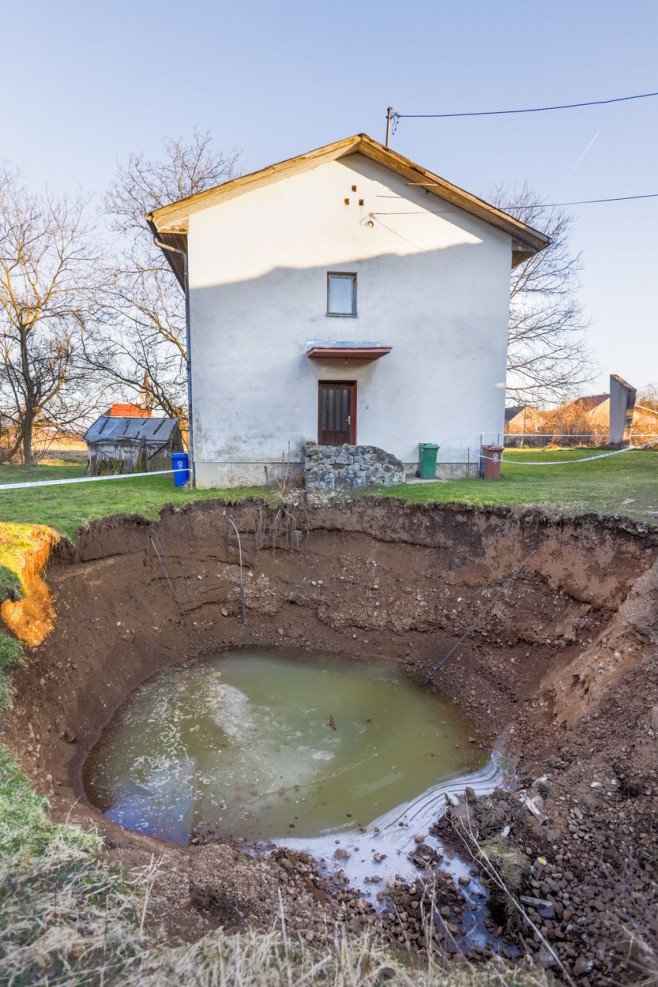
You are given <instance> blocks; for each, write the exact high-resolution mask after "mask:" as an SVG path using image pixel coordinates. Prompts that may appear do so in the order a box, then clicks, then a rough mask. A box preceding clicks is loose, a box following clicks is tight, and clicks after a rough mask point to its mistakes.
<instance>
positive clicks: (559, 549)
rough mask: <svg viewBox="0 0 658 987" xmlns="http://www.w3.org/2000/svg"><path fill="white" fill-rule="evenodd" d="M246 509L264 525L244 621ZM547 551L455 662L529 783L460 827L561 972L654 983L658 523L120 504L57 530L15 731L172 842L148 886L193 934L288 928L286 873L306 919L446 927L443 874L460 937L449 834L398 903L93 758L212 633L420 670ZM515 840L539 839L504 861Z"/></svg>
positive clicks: (442, 942) (379, 506)
mask: <svg viewBox="0 0 658 987" xmlns="http://www.w3.org/2000/svg"><path fill="white" fill-rule="evenodd" d="M229 519H231V520H233V521H234V522H235V524H236V526H237V528H238V530H239V531H240V534H241V545H242V552H243V556H244V590H243V594H244V613H245V620H244V622H243V619H242V604H241V598H242V592H241V587H240V568H239V565H238V559H239V554H238V543H237V539H236V535H235V532H234V530H233V528H232V525H231V524H230V521H229ZM531 553H532V554H531ZM528 556H530V557H529V558H528V560H527V563H526V564H525V566H524V567H523V568H522V569H521V571H520V572H519V574H518V575H517V577H516V578H515V580H514V582H513V583H512V584H511V586H510V587H509V589H508V590H507V592H506V593H505V594H504V595H503V596H502V597H501V598H500V599H499V600H498V601H497V602H496V603H495V606H494V607H493V608H492V609H491V611H490V612H489V613H488V614H487V615H486V616H485V618H484V619H483V620H482V621H481V623H480V624H479V625H478V627H477V629H476V630H475V631H474V632H473V633H472V634H471V635H470V636H469V637H468V638H467V639H466V640H465V641H464V642H463V643H462V644H461V645H460V647H459V649H458V650H457V652H456V653H455V655H454V656H453V657H452V658H451V659H450V661H449V662H448V663H447V664H446V665H445V666H444V667H443V668H442V669H441V670H440V672H439V673H438V674H437V676H436V678H435V680H434V683H435V685H436V686H437V687H439V688H440V689H441V690H442V691H443V692H446V693H448V695H450V696H451V697H453V698H454V700H455V701H456V702H458V703H459V704H460V705H461V706H462V707H463V708H465V709H466V710H468V711H469V712H470V713H471V714H472V715H473V716H474V717H475V719H476V720H477V722H478V723H479V725H480V727H481V729H482V730H483V731H485V732H488V733H489V735H490V736H491V738H492V740H493V738H494V737H496V736H497V735H499V734H500V733H501V732H503V731H504V730H506V729H508V730H509V736H510V740H509V747H510V752H511V753H512V754H513V756H514V757H515V758H516V759H517V767H516V771H517V775H518V788H519V791H517V792H515V793H513V794H511V793H499V794H495V795H493V796H491V797H486V798H484V799H479V800H477V799H474V798H471V801H470V803H469V801H468V800H466V801H464V803H463V804H462V805H461V806H460V807H456V808H453V809H452V810H451V811H450V812H449V813H448V814H446V816H445V817H444V818H443V819H442V820H441V821H440V822H439V823H438V829H439V831H440V832H441V836H442V838H443V839H444V840H446V841H447V842H450V841H451V840H452V841H453V842H454V843H455V846H457V847H459V851H460V852H461V853H462V854H468V853H470V852H471V851H472V852H473V853H474V858H473V861H472V869H473V876H476V875H478V874H479V875H482V874H483V873H484V870H486V867H487V866H488V865H487V864H486V861H483V858H482V856H481V855H480V856H478V851H477V848H476V847H475V845H474V843H473V841H472V837H477V839H478V841H480V842H481V841H483V840H484V841H485V845H487V846H489V848H490V855H489V859H490V860H491V861H497V862H498V865H499V867H500V868H502V869H503V872H504V873H505V874H506V879H507V880H508V881H512V878H514V880H516V879H517V878H518V882H517V885H516V886H515V890H516V892H517V894H518V895H521V896H523V898H524V899H525V904H524V909H525V917H520V916H519V913H518V912H517V911H516V910H515V909H514V908H511V907H510V906H509V901H508V900H507V899H505V895H502V894H501V895H498V897H497V896H496V895H495V894H494V895H492V905H493V914H492V918H491V921H492V922H493V926H492V933H493V932H494V931H500V933H501V935H502V936H503V937H504V938H505V937H510V936H511V937H516V939H517V940H518V942H519V944H520V948H521V950H522V951H523V950H528V951H530V952H533V953H535V954H536V955H538V956H539V957H540V958H541V959H542V961H543V962H545V963H547V964H548V965H551V966H552V967H553V968H554V971H555V973H556V975H557V976H564V971H565V970H566V971H567V972H568V973H569V974H570V975H571V976H572V977H575V978H577V979H578V980H579V982H581V983H583V984H585V985H587V984H595V983H618V982H631V981H633V980H634V979H639V977H640V976H641V972H642V971H643V970H646V969H647V968H648V965H649V964H650V962H651V958H650V956H649V955H648V953H647V949H648V948H649V947H650V946H651V944H652V943H653V947H654V949H655V948H657V947H656V934H657V930H656V919H655V916H656V914H658V907H657V905H658V901H657V891H656V888H657V887H658V873H657V871H658V835H657V827H656V823H655V817H656V807H657V806H658V774H657V771H656V765H657V757H656V755H657V753H658V750H657V748H658V740H657V736H658V533H656V532H655V531H647V530H643V529H640V528H638V527H637V526H635V525H633V524H632V523H630V522H624V521H623V520H620V519H607V520H602V519H600V518H596V517H589V516H588V517H584V518H580V519H575V520H560V521H555V520H550V519H548V518H546V517H544V516H542V515H541V514H539V513H537V512H534V511H533V512H527V513H518V512H512V511H507V510H502V509H495V510H487V511H478V510H476V509H472V508H468V507H462V506H455V505H440V506H436V505H432V506H430V505H417V506H409V505H403V504H401V503H397V502H395V501H380V500H355V501H352V502H349V501H344V502H340V504H337V505H335V506H326V507H313V508H310V507H306V506H303V505H301V506H297V507H294V506H288V507H286V508H278V509H276V510H272V509H270V508H268V507H266V506H265V505H264V504H263V503H261V502H256V501H250V502H246V503H243V504H241V505H238V506H232V507H227V505H226V504H224V503H218V502H212V501H200V502H198V503H196V504H193V505H190V506H189V507H187V508H185V509H183V510H182V511H180V512H177V513H174V511H173V509H171V510H167V509H165V511H163V513H162V515H161V517H160V519H159V520H158V521H157V522H153V523H150V522H147V521H145V520H143V519H141V518H138V517H132V518H126V517H117V518H109V519H106V520H104V521H102V522H98V523H95V524H93V525H91V526H90V527H89V528H88V529H86V530H85V531H83V532H81V534H80V537H79V540H78V543H77V545H76V546H72V545H70V544H69V543H67V542H62V543H60V544H59V545H58V546H57V548H56V549H55V550H54V551H53V554H52V556H51V560H50V564H49V567H48V571H47V576H46V578H47V582H48V585H49V587H50V589H51V591H52V594H53V599H54V605H55V610H56V614H57V619H56V623H55V628H54V630H53V631H52V633H51V634H50V635H49V636H48V638H47V639H46V640H45V642H44V643H43V644H41V645H40V646H39V647H36V648H34V649H33V650H32V651H31V654H30V659H29V661H28V663H27V666H26V667H25V668H23V669H20V670H18V671H17V672H16V673H15V676H14V686H15V703H14V707H13V710H12V712H11V713H10V714H9V715H8V717H7V719H6V722H5V726H4V739H5V742H6V743H7V744H8V745H9V747H10V748H11V749H12V750H13V751H14V753H15V754H16V756H17V757H18V759H19V761H20V762H21V764H22V765H23V767H24V768H25V769H26V770H27V771H28V773H29V774H30V776H31V777H32V779H33V782H34V785H35V787H36V788H37V790H39V791H41V792H43V793H44V794H47V795H48V796H49V798H50V804H51V808H52V814H53V816H54V817H55V818H58V819H64V818H68V819H72V820H74V821H77V822H80V823H81V824H83V825H95V826H97V827H98V828H99V830H100V831H101V832H102V833H103V834H104V835H105V837H106V842H107V846H108V852H109V854H110V855H111V856H113V857H116V858H117V859H119V860H121V861H122V862H123V863H124V864H127V865H130V866H140V865H144V864H147V863H148V862H149V861H150V859H151V855H152V854H153V853H155V854H156V855H157V856H158V857H159V858H161V859H162V861H163V863H162V866H161V867H160V870H159V875H158V877H157V878H156V883H155V888H154V892H153V896H152V899H151V900H152V908H153V914H154V917H157V919H158V920H160V921H164V923H165V925H166V927H167V929H168V931H169V932H170V933H171V934H176V935H183V936H185V937H188V938H194V937H198V936H200V935H202V934H204V933H205V932H207V931H209V930H210V929H212V928H214V927H217V926H219V925H221V926H224V927H226V928H229V929H233V928H239V927H241V926H244V925H245V924H248V923H250V924H252V925H257V926H259V925H260V926H263V927H271V924H272V922H273V920H274V919H275V917H276V915H277V913H278V910H279V907H280V906H279V892H281V898H282V901H283V905H284V909H285V912H286V916H287V924H288V930H289V931H290V932H291V933H293V934H298V935H301V936H304V938H305V939H306V940H307V941H309V942H319V941H322V939H323V938H324V937H326V936H329V937H331V936H332V935H333V933H332V931H331V923H332V922H333V921H336V920H339V921H342V922H344V923H346V924H347V925H348V927H350V928H360V927H361V926H363V925H364V924H366V925H377V926H381V927H382V928H383V930H384V932H385V934H386V936H387V937H388V938H389V939H391V940H392V941H393V942H396V943H400V944H404V945H405V946H411V947H412V948H415V947H418V948H424V947H425V946H427V942H426V933H427V930H426V928H424V926H423V922H422V916H423V913H424V908H425V903H426V900H427V896H428V894H429V893H430V891H431V892H432V894H433V895H434V900H435V902H436V905H437V924H435V926H434V929H433V937H434V943H435V945H436V947H437V948H445V949H448V950H451V949H455V948H456V947H455V944H454V941H455V939H457V940H458V938H459V933H460V930H461V929H462V928H463V926H464V922H465V919H466V917H467V916H466V912H467V910H468V909H469V908H471V907H472V906H471V905H469V904H468V903H466V902H465V900H464V899H463V898H462V897H461V895H460V889H459V888H458V887H456V886H455V885H453V884H452V882H451V880H449V879H447V878H446V876H445V875H443V874H441V873H440V872H437V871H436V869H435V864H434V862H433V860H432V854H431V853H427V854H426V855H425V863H426V866H423V862H424V860H423V854H420V855H419V882H418V883H417V884H416V885H414V886H413V887H407V886H406V885H405V886H398V885H396V882H394V881H392V882H390V883H391V885H392V886H391V887H389V892H390V902H391V907H390V908H389V909H388V910H387V911H386V912H385V913H384V914H383V916H382V915H379V914H375V913H374V912H373V910H372V907H371V906H370V905H369V904H368V903H367V902H366V901H365V900H363V899H362V898H360V896H359V893H358V890H352V889H350V888H349V887H348V886H347V885H345V884H343V883H342V882H341V879H340V875H339V877H338V878H337V879H332V880H331V881H330V880H327V879H325V878H324V877H322V876H321V874H320V873H319V869H318V865H317V863H316V862H315V861H313V860H311V859H310V858H307V857H304V856H303V855H299V854H293V853H292V852H289V851H285V850H277V851H275V852H274V853H271V854H269V855H266V856H264V857H263V856H261V857H259V858H255V857H254V856H253V855H250V854H249V853H248V852H246V848H245V847H244V846H241V845H239V844H237V843H232V844H231V843H213V842H204V843H203V844H202V845H191V846H189V847H182V848H181V847H174V846H171V845H167V844H164V843H161V842H159V841H157V840H154V839H151V838H149V837H144V836H139V835H137V834H135V833H130V832H127V831H124V830H121V829H120V828H118V827H116V826H113V825H112V824H110V823H108V822H107V821H106V820H105V819H104V818H103V817H102V816H100V815H99V814H98V813H97V812H96V811H95V810H94V809H93V808H92V807H91V806H90V805H89V804H88V803H87V802H86V799H85V797H84V792H83V790H82V784H81V777H82V766H83V764H84V760H85V757H86V755H87V753H88V751H89V750H90V748H91V746H92V745H93V744H94V743H95V741H96V739H97V738H98V736H99V733H100V731H101V730H102V728H103V726H104V725H105V723H107V721H108V720H109V718H110V716H111V715H112V713H113V711H114V710H115V709H116V708H117V706H118V705H119V704H120V703H121V702H122V701H123V700H124V699H125V698H126V696H127V695H128V694H129V693H130V692H131V691H132V690H133V689H134V688H135V687H136V686H137V685H139V683H141V682H142V681H144V680H145V679H146V678H147V677H149V676H150V675H152V674H154V673H155V672H156V671H158V670H160V669H163V668H166V667H169V666H171V665H174V664H177V663H179V662H181V661H183V660H187V659H192V658H194V656H195V655H197V654H199V652H200V650H202V651H204V652H209V653H210V652H215V651H221V650H222V649H224V648H228V647H235V646H240V645H244V646H268V647H272V646H274V647H279V646H280V647H285V648H295V649H300V648H301V649H306V650H308V651H315V650H319V649H321V650H323V651H327V652H333V653H335V654H340V655H349V656H357V657H358V658H360V659H361V660H363V661H374V660H379V659H380V658H387V659H393V660H396V661H397V662H399V663H400V664H401V665H402V666H403V667H404V668H405V669H406V670H407V672H408V673H409V674H410V675H411V676H412V677H414V678H416V679H417V680H418V681H422V680H423V679H424V678H425V677H426V676H427V675H428V673H429V672H430V671H431V670H432V669H433V668H434V667H435V666H436V665H437V664H438V663H439V662H440V660H441V659H442V657H443V656H444V655H446V654H447V652H448V651H449V650H450V648H451V647H452V646H453V645H454V644H455V643H456V642H457V641H458V640H459V638H460V637H461V636H462V635H463V634H464V633H465V631H466V630H467V629H468V628H469V626H470V625H471V624H472V623H473V622H474V621H475V620H476V618H477V617H478V616H479V615H480V614H481V613H482V611H483V610H484V609H485V607H486V606H487V604H488V603H489V602H490V601H491V600H492V599H493V597H494V595H495V594H496V592H497V591H498V590H499V588H500V587H501V586H502V584H503V583H504V582H505V580H506V579H507V578H508V577H509V576H510V574H511V573H512V572H513V571H514V570H515V569H516V568H517V567H518V566H519V565H520V564H521V563H522V562H523V560H524V559H526V558H527V557H528ZM183 611H184V613H183ZM433 687H434V685H431V686H429V688H433ZM523 793H526V795H525V796H524V794H523ZM522 797H526V803H525V804H524V803H523V802H522V800H521V799H522ZM466 824H467V825H466ZM501 834H504V835H501ZM492 840H493V841H494V844H493V845H492V844H491V841H492ZM486 841H489V842H488V843H486ZM428 849H429V848H428ZM512 851H514V852H516V851H518V853H519V857H518V859H516V858H514V859H515V860H516V863H515V865H514V868H512V869H513V872H514V873H513V875H507V872H506V871H505V865H506V862H507V863H509V861H510V860H511V859H512V858H511V857H510V853H511V852H512ZM506 854H507V856H505V855H506ZM542 861H543V862H542ZM517 864H518V867H517ZM490 880H491V879H490ZM506 901H507V903H506ZM529 922H532V923H533V924H534V931H533V926H532V925H531V924H529ZM640 942H643V943H644V944H645V946H644V947H642V946H641V945H639V943H640ZM654 959H655V957H654Z"/></svg>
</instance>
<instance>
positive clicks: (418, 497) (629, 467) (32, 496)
mask: <svg viewBox="0 0 658 987" xmlns="http://www.w3.org/2000/svg"><path fill="white" fill-rule="evenodd" d="M600 452H601V450H587V449H568V450H565V449H561V450H550V451H543V450H541V451H540V450H514V451H508V452H506V453H505V462H504V463H503V467H502V471H501V476H500V479H498V480H481V479H479V478H475V477H474V478H473V479H470V480H449V481H445V482H437V483H417V484H405V485H404V486H399V487H375V488H370V489H368V490H364V491H362V492H360V493H363V494H375V495H376V496H382V497H400V498H402V499H403V500H406V501H408V502H410V503H414V502H426V503H430V502H437V503H447V502H451V501H456V502H458V503H464V504H473V505H476V506H480V507H483V506H485V505H490V504H494V505H495V504H510V505H511V504H517V505H537V506H541V507H542V508H544V509H546V510H547V511H549V512H550V513H562V514H569V515H573V514H583V513H587V512H590V511H594V512H596V513H600V514H623V515H625V516H628V517H632V518H634V519H635V520H638V521H644V522H649V523H652V524H655V523H657V521H658V517H653V516H652V514H651V512H652V511H653V512H658V452H653V451H638V452H626V453H623V454H621V455H616V456H609V457H607V458H604V459H594V460H592V461H590V462H574V460H579V459H583V458H585V457H588V456H592V455H598V454H600ZM565 460H567V461H569V462H570V463H571V465H555V464H557V463H558V462H559V461H565ZM535 462H540V463H543V464H546V465H541V466H533V465H526V464H527V463H535ZM551 464H553V465H551ZM83 475H84V467H83V466H81V465H78V466H32V467H25V466H0V486H1V485H2V484H3V483H21V482H28V481H32V480H53V479H68V478H72V477H80V476H83ZM250 495H253V496H260V497H263V498H265V499H272V498H273V496H274V495H273V493H272V491H271V490H268V488H266V487H254V488H239V489H236V490H188V489H187V488H186V487H176V486H174V481H173V478H172V477H170V476H155V477H149V478H147V479H142V478H139V479H118V480H114V479H112V480H107V481H106V482H94V483H72V484H70V485H57V486H53V487H32V488H27V489H23V490H1V489H0V523H2V522H5V523H6V522H11V523H18V524H47V525H50V526H52V527H53V528H55V529H56V530H57V531H59V532H60V533H61V534H63V535H66V536H67V537H68V538H74V537H75V534H76V532H77V531H78V529H79V528H80V527H81V526H82V525H84V524H86V523H87V522H88V521H91V520H93V519H95V518H101V517H106V516H107V515H110V514H141V515H142V516H144V517H147V518H155V517H157V514H158V511H159V510H160V509H161V508H162V507H163V506H164V505H165V504H173V505H174V506H175V507H179V506H181V505H182V504H185V503H188V502H189V501H191V500H200V499H208V498H217V497H219V498H222V499H225V500H227V501H233V502H234V501H237V500H242V499H244V498H245V497H247V496H250Z"/></svg>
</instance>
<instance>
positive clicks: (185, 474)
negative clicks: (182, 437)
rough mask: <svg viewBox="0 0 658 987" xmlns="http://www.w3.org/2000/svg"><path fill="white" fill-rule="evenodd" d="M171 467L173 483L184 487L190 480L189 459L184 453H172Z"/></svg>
mask: <svg viewBox="0 0 658 987" xmlns="http://www.w3.org/2000/svg"><path fill="white" fill-rule="evenodd" d="M171 465H172V468H173V471H174V483H175V484H176V486H177V487H184V486H185V484H186V483H187V481H188V480H189V478H190V457H189V455H188V454H187V453H186V452H172V454H171Z"/></svg>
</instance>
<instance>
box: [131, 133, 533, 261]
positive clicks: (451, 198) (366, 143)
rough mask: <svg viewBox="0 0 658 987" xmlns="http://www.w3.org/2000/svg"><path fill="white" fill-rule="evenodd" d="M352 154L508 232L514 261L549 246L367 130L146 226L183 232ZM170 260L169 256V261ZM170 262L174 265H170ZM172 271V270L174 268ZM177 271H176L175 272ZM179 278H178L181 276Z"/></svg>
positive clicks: (205, 195) (195, 199) (167, 211)
mask: <svg viewBox="0 0 658 987" xmlns="http://www.w3.org/2000/svg"><path fill="white" fill-rule="evenodd" d="M351 154H363V155H364V157H367V158H370V159H371V160H372V161H375V162H377V163H378V164H381V165H383V166H384V167H385V168H388V169H389V170H391V171H393V172H395V173H397V174H398V175H400V176H401V177H402V178H404V179H405V181H406V182H407V184H408V185H410V186H413V185H418V186H422V187H423V188H425V189H427V191H428V192H431V193H432V194H433V195H436V196H438V197H439V198H442V199H444V200H445V201H447V202H450V203H452V204H453V205H455V206H456V207H457V208H460V209H464V210H465V211H466V212H468V213H470V214H471V215H474V216H476V217H478V218H479V219H482V220H484V222H487V223H489V224H490V225H492V226H494V227H496V228H498V229H500V230H502V231H503V232H505V233H508V234H509V235H510V236H511V237H512V240H513V248H512V250H513V255H512V266H513V267H515V266H516V265H517V264H519V263H522V261H523V260H527V258H528V257H531V256H532V255H533V254H535V253H537V252H538V251H540V250H543V249H544V247H546V246H548V243H549V240H548V237H546V236H545V235H544V234H543V233H540V232H539V231H538V230H535V229H533V228H532V227H531V226H527V225H526V224H525V223H522V222H521V220H518V219H516V218H515V217H514V216H510V215H509V214H508V213H505V212H503V211H502V210H501V209H497V208H496V207H495V206H492V205H490V204H489V203H488V202H485V201H484V199H479V198H478V197H477V196H475V195H472V194H471V193H470V192H466V191H465V190H464V189H461V188H459V187H458V186H457V185H453V184H452V183H451V182H448V181H447V180H446V179H445V178H441V177H440V176H439V175H435V174H434V173H433V172H430V171H427V170H426V169H425V168H422V167H421V166H420V165H417V164H415V163H414V162H413V161H410V160H409V159H408V158H405V157H403V156H402V155H401V154H398V153H397V152H396V151H392V150H391V149H390V148H387V147H384V145H383V144H380V143H379V142H378V141H375V140H373V139H372V138H371V137H369V136H368V135H367V134H356V135H355V136H354V137H348V138H346V139H345V140H342V141H337V142H336V143H334V144H328V145H326V146H325V147H320V148H317V149H316V150H314V151H309V152H308V153H306V154H301V155H299V156H298V157H296V158H289V159H288V160H287V161H281V162H279V163H278V164H274V165H270V166H269V167H268V168H263V169H261V170H260V171H255V172H252V173H251V174H249V175H244V176H242V177H240V178H233V179H231V181H229V182H225V183H224V184H223V185H218V186H216V187H215V188H212V189H207V190H206V191H205V192H197V193H196V194H195V195H192V196H189V197H188V198H186V199H181V200H180V201H179V202H173V203H171V204H170V205H168V206H161V207H160V208H159V209H155V210H153V212H151V213H149V214H148V216H147V220H148V223H149V226H150V227H151V229H152V230H153V231H154V232H158V233H159V235H160V237H161V238H162V239H163V242H166V241H164V235H165V234H167V235H175V234H179V235H185V234H187V232H188V228H189V217H190V216H191V215H192V214H193V213H196V212H200V211H201V210H203V209H207V208H208V207H209V206H213V205H217V204H219V203H220V202H226V201H228V200H230V199H234V198H236V197H237V196H240V195H243V194H244V193H245V192H249V191H251V190H253V189H257V188H261V187H263V186H265V185H270V184H271V183H273V182H276V181H280V180H281V179H283V178H286V177H288V176H290V175H295V174H301V173H302V172H305V171H308V170H310V169H311V168H317V167H318V166H319V165H321V164H324V163H325V162H327V161H335V160H337V159H339V158H342V157H348V156H349V155H351ZM170 263H171V261H170ZM172 267H174V265H173V264H172ZM174 270H175V269H174ZM177 276H178V275H177ZM179 280H180V279H179Z"/></svg>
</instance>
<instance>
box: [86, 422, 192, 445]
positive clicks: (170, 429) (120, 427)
mask: <svg viewBox="0 0 658 987" xmlns="http://www.w3.org/2000/svg"><path fill="white" fill-rule="evenodd" d="M178 427H179V426H178V419H177V418H128V417H123V418H114V417H110V416H109V415H101V417H100V418H98V419H97V420H96V421H95V422H94V424H93V425H90V426H89V428H88V429H87V431H86V432H85V434H84V435H83V438H84V440H85V442H89V443H93V442H139V441H141V439H145V440H146V444H147V445H164V444H165V443H167V442H169V440H170V439H171V438H172V437H173V435H174V434H175V432H176V431H177V429H178Z"/></svg>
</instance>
